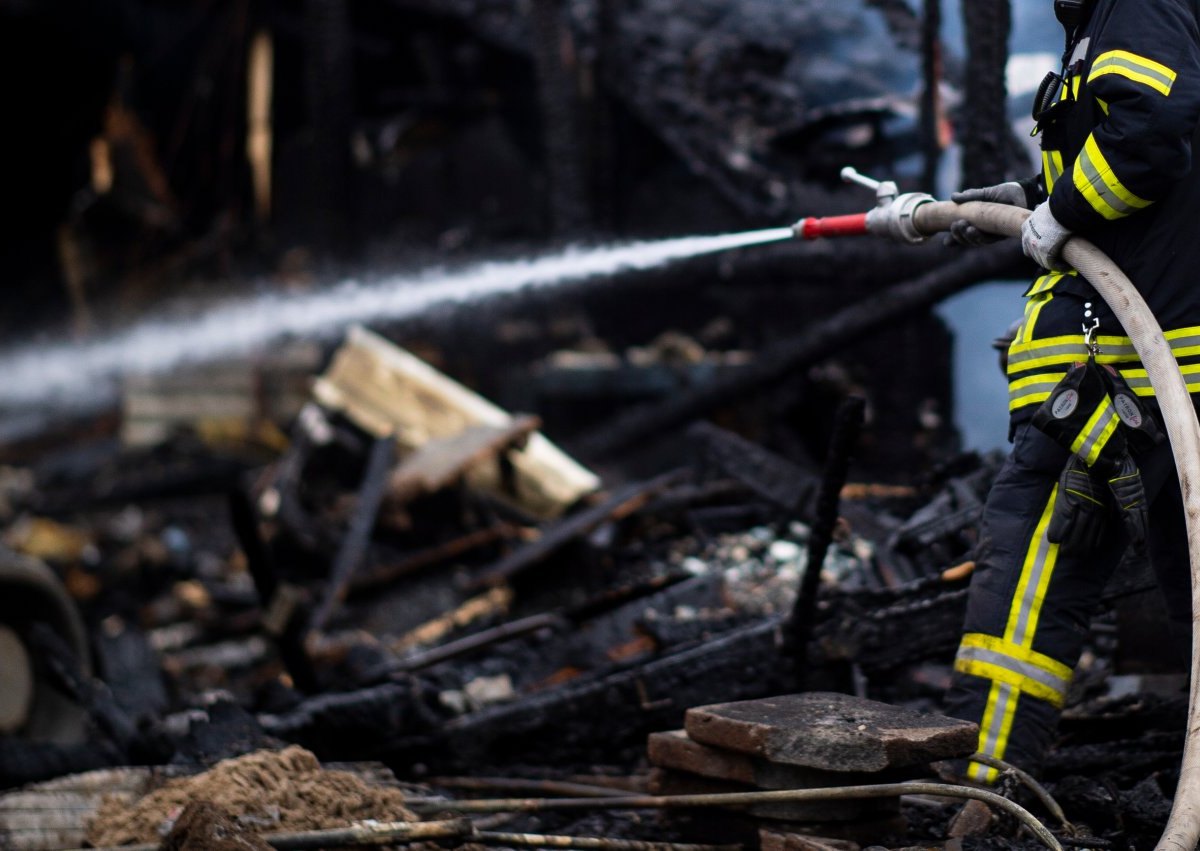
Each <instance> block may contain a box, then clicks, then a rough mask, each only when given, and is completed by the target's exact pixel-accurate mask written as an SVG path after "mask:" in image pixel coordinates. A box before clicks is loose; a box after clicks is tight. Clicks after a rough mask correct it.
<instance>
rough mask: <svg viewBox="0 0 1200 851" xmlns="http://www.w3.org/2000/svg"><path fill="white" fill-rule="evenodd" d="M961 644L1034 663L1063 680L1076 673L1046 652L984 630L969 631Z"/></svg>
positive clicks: (1036, 666)
mask: <svg viewBox="0 0 1200 851" xmlns="http://www.w3.org/2000/svg"><path fill="white" fill-rule="evenodd" d="M960 646H961V647H978V648H979V649H981V650H991V651H992V652H994V653H1001V654H1003V655H1005V656H1008V657H1010V658H1012V659H1015V660H1016V661H1018V662H1022V663H1024V664H1027V665H1033V666H1034V667H1035V668H1038V669H1040V670H1043V671H1045V672H1046V673H1047V674H1050V675H1051V676H1053V677H1057V678H1059V679H1062V680H1068V681H1069V680H1070V679H1071V677H1072V676H1073V675H1074V672H1073V671H1072V670H1071V667H1070V666H1069V665H1064V664H1063V663H1062V662H1060V661H1058V660H1057V659H1054V658H1052V657H1050V656H1047V655H1046V654H1045V653H1038V652H1037V651H1036V650H1032V649H1030V648H1028V647H1022V646H1021V645H1019V644H1013V643H1012V642H1011V641H1005V640H1004V639H1003V638H999V637H997V636H995V635H987V634H986V633H982V632H969V633H967V634H966V635H964V636H963V638H962V642H961V644H960Z"/></svg>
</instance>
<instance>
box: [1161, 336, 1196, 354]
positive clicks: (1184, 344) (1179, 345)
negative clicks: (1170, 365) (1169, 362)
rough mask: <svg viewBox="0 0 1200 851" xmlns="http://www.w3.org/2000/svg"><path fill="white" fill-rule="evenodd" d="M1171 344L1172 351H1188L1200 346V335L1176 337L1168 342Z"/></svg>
mask: <svg viewBox="0 0 1200 851" xmlns="http://www.w3.org/2000/svg"><path fill="white" fill-rule="evenodd" d="M1167 342H1168V343H1170V344H1171V350H1172V351H1174V350H1176V349H1186V348H1190V347H1192V346H1200V334H1188V335H1187V336H1186V337H1176V338H1175V339H1173V340H1168V341H1167Z"/></svg>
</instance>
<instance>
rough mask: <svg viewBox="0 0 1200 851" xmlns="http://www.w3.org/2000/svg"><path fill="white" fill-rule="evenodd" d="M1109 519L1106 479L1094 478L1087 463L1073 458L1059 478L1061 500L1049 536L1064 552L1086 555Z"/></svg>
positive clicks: (1055, 503)
mask: <svg viewBox="0 0 1200 851" xmlns="http://www.w3.org/2000/svg"><path fill="white" fill-rule="evenodd" d="M1107 520H1108V494H1107V493H1106V492H1105V489H1104V480H1103V479H1100V478H1098V477H1096V478H1093V476H1092V474H1091V472H1090V471H1089V470H1088V466H1087V464H1085V463H1083V461H1082V460H1080V458H1079V456H1078V455H1074V454H1072V455H1071V460H1069V461H1068V462H1067V466H1065V467H1063V471H1062V474H1061V475H1060V476H1059V477H1058V499H1056V500H1055V501H1054V512H1053V513H1052V514H1051V515H1050V525H1049V527H1048V528H1047V529H1046V537H1047V538H1048V539H1049V540H1050V543H1052V544H1058V545H1059V546H1060V547H1061V548H1062V549H1063V550H1064V551H1069V552H1073V553H1078V554H1081V555H1083V554H1087V553H1088V552H1090V551H1091V550H1092V548H1094V547H1095V546H1096V543H1097V542H1098V541H1099V540H1100V538H1101V536H1102V535H1103V534H1104V524H1105V523H1106V522H1107Z"/></svg>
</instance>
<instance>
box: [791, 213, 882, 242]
mask: <svg viewBox="0 0 1200 851" xmlns="http://www.w3.org/2000/svg"><path fill="white" fill-rule="evenodd" d="M792 230H793V231H794V232H795V234H796V236H798V237H799V238H800V239H820V238H821V237H833V236H865V235H866V233H867V214H866V213H856V214H855V215H853V216H829V217H828V218H824V219H801V220H800V221H798V222H796V224H794V225H792Z"/></svg>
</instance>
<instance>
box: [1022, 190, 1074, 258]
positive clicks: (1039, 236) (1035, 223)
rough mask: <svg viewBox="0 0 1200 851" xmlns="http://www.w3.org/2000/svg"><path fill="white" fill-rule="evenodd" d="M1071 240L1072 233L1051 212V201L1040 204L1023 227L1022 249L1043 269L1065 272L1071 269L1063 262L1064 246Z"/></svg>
mask: <svg viewBox="0 0 1200 851" xmlns="http://www.w3.org/2000/svg"><path fill="white" fill-rule="evenodd" d="M1070 238H1071V232H1070V231H1069V230H1067V229H1066V228H1065V227H1063V226H1062V225H1061V224H1059V223H1058V219H1056V218H1054V214H1053V213H1052V212H1050V202H1049V201H1043V202H1042V203H1040V204H1038V205H1037V207H1035V208H1034V210H1033V212H1032V213H1031V214H1030V216H1029V218H1028V219H1026V220H1025V224H1023V225H1021V248H1022V249H1023V250H1024V252H1025V256H1026V257H1028V258H1029V259H1031V260H1033V261H1034V262H1035V263H1037V264H1038V265H1039V266H1041V267H1042V268H1043V269H1052V270H1054V271H1058V272H1065V271H1067V270H1068V269H1069V268H1070V267H1069V266H1067V264H1065V263H1063V260H1062V251H1063V246H1064V245H1066V244H1067V240H1068V239H1070Z"/></svg>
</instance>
